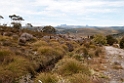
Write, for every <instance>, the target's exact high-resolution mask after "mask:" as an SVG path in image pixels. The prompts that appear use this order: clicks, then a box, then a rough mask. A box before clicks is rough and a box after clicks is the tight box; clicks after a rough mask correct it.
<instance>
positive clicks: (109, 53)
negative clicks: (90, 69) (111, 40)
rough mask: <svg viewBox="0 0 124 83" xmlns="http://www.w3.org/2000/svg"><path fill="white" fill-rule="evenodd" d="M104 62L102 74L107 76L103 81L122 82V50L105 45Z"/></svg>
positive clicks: (123, 59) (123, 73) (123, 57)
mask: <svg viewBox="0 0 124 83" xmlns="http://www.w3.org/2000/svg"><path fill="white" fill-rule="evenodd" d="M104 48H105V51H106V56H105V58H106V63H104V67H106V69H105V70H103V71H102V72H103V74H104V75H105V76H107V77H108V79H107V81H105V82H104V83H124V50H123V49H119V48H114V47H111V46H105V47H104Z"/></svg>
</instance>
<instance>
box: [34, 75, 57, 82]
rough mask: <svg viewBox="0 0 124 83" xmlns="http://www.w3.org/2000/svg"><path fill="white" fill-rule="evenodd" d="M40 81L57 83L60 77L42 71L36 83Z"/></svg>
mask: <svg viewBox="0 0 124 83" xmlns="http://www.w3.org/2000/svg"><path fill="white" fill-rule="evenodd" d="M39 81H41V82H42V83H57V82H58V79H57V75H56V74H51V73H40V74H39V75H38V76H36V78H35V81H34V83H39Z"/></svg>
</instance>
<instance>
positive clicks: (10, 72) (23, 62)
mask: <svg viewBox="0 0 124 83" xmlns="http://www.w3.org/2000/svg"><path fill="white" fill-rule="evenodd" d="M0 70H1V71H0V82H2V83H4V81H6V80H8V81H13V82H14V81H15V80H16V79H18V78H19V77H21V76H23V75H25V74H27V73H31V72H34V69H33V67H32V64H31V63H30V62H29V60H28V59H26V58H24V57H21V56H14V58H13V61H12V62H10V63H8V65H3V66H0ZM8 78H9V79H8ZM8 83H12V82H8Z"/></svg>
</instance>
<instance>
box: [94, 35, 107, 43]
mask: <svg viewBox="0 0 124 83" xmlns="http://www.w3.org/2000/svg"><path fill="white" fill-rule="evenodd" d="M93 41H94V42H95V43H96V44H102V45H105V44H106V43H107V40H106V37H105V36H104V35H101V34H97V35H95V36H94V38H93Z"/></svg>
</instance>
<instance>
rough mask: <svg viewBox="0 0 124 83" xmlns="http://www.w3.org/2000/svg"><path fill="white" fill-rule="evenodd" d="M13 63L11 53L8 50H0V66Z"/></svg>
mask: <svg viewBox="0 0 124 83" xmlns="http://www.w3.org/2000/svg"><path fill="white" fill-rule="evenodd" d="M11 61H13V53H12V52H11V51H10V50H8V49H0V64H1V65H5V64H8V63H9V62H11Z"/></svg>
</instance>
